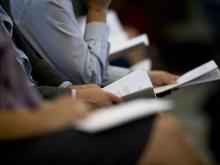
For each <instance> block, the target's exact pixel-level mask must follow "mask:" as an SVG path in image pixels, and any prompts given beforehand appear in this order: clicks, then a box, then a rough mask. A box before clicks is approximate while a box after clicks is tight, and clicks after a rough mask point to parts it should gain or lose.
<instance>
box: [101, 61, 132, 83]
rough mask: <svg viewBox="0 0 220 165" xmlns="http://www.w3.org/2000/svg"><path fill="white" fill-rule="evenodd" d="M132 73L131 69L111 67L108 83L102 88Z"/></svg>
mask: <svg viewBox="0 0 220 165" xmlns="http://www.w3.org/2000/svg"><path fill="white" fill-rule="evenodd" d="M129 72H130V69H129V68H123V67H117V66H111V65H110V66H109V67H108V69H107V78H106V81H103V82H102V86H103V87H104V86H106V85H109V84H111V83H113V82H115V81H117V80H119V79H121V78H122V77H124V76H126V75H127V74H128V73H129Z"/></svg>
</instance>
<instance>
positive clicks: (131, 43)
mask: <svg viewBox="0 0 220 165" xmlns="http://www.w3.org/2000/svg"><path fill="white" fill-rule="evenodd" d="M147 45H149V40H148V36H147V34H142V35H139V36H137V37H134V38H131V39H128V40H126V41H116V40H114V42H111V47H110V56H109V58H110V59H113V58H115V57H117V56H118V55H120V54H122V53H126V52H128V51H130V50H131V49H134V48H137V47H140V46H147Z"/></svg>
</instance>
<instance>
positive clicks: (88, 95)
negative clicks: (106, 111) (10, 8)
mask: <svg viewBox="0 0 220 165" xmlns="http://www.w3.org/2000/svg"><path fill="white" fill-rule="evenodd" d="M0 23H1V24H2V25H3V27H4V29H5V30H6V31H7V32H8V33H9V34H10V35H12V34H13V39H15V40H16V41H17V45H18V46H20V47H22V48H24V52H25V53H26V54H27V56H28V57H27V56H26V54H24V53H23V52H22V51H21V50H19V49H17V48H16V47H15V50H16V51H17V57H16V58H17V59H18V60H19V62H20V63H21V65H22V66H23V68H24V70H25V73H26V74H27V75H28V77H29V81H30V83H31V85H33V86H37V85H38V86H37V89H39V91H40V93H41V95H42V96H43V97H44V98H47V99H52V98H55V97H57V96H60V95H64V94H68V95H72V96H73V97H74V98H75V97H76V98H80V99H82V100H83V101H85V102H86V103H88V104H90V106H92V107H93V108H99V107H102V106H109V105H112V104H115V103H119V102H121V98H119V97H117V96H114V95H113V94H111V93H107V92H104V91H103V90H102V89H101V88H100V87H98V86H97V85H94V84H87V85H76V86H73V85H72V83H71V82H69V81H68V79H66V78H65V77H64V76H63V75H62V74H61V73H60V72H58V71H57V70H56V69H54V68H53V67H51V66H50V65H49V64H48V63H47V62H46V61H45V60H42V59H40V58H39V57H38V56H37V55H36V53H35V52H34V51H33V50H32V48H31V47H30V45H29V44H28V42H27V41H26V40H25V38H24V37H22V35H21V34H20V33H19V30H18V29H17V28H16V26H14V25H13V22H12V20H11V19H10V17H9V16H8V15H7V13H6V12H5V11H4V9H3V8H2V7H1V6H0ZM13 27H14V28H13ZM28 58H29V59H30V62H31V64H30V62H29V59H28ZM32 67H33V70H32ZM32 71H33V72H32ZM32 75H33V78H32ZM35 80H36V81H37V82H35ZM96 96H99V97H96Z"/></svg>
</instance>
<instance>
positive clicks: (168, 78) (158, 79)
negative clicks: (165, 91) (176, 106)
mask: <svg viewBox="0 0 220 165" xmlns="http://www.w3.org/2000/svg"><path fill="white" fill-rule="evenodd" d="M148 75H149V77H150V79H151V81H152V84H153V86H154V87H158V86H163V85H170V84H175V83H176V80H177V79H178V76H177V75H174V74H171V73H168V72H165V71H150V72H148Z"/></svg>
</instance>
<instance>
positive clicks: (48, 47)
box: [2, 0, 176, 86]
mask: <svg viewBox="0 0 220 165" xmlns="http://www.w3.org/2000/svg"><path fill="white" fill-rule="evenodd" d="M2 1H6V3H10V5H8V6H10V7H11V14H12V17H13V18H14V20H15V22H16V24H17V26H18V28H19V29H20V30H21V32H22V33H23V34H24V36H25V37H26V38H27V39H28V40H29V41H30V43H31V45H32V46H33V47H34V48H35V49H36V51H37V52H38V53H39V54H40V55H41V56H42V58H44V59H46V60H48V61H50V63H51V64H53V65H54V66H55V67H56V68H57V69H58V70H60V71H61V72H62V73H63V74H64V75H65V76H66V77H67V78H69V79H70V80H71V82H73V83H75V84H84V83H95V84H98V85H101V86H105V85H107V84H109V83H112V82H114V81H116V80H118V79H120V78H122V77H124V76H125V75H127V74H128V73H129V72H131V70H129V69H127V68H122V67H113V66H109V61H108V58H107V56H108V51H109V44H108V38H109V27H108V25H107V24H106V13H107V10H108V7H109V5H110V3H111V0H104V1H100V0H87V1H86V2H87V7H88V14H87V25H86V29H85V34H84V36H83V35H82V34H81V30H80V27H79V25H78V22H77V20H76V17H75V14H74V11H73V10H74V9H73V6H72V1H71V0H65V1H55V0H49V1H43V0H26V1H17V0H11V1H9V0H2ZM39 11H40V12H39ZM42 27H43V28H42ZM146 74H147V73H146ZM149 76H150V78H151V80H152V82H153V85H155V86H160V85H165V84H171V83H175V82H176V81H175V80H176V76H174V75H172V74H169V73H166V72H162V71H161V72H158V71H155V72H154V71H152V72H149ZM158 79H159V80H158Z"/></svg>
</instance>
